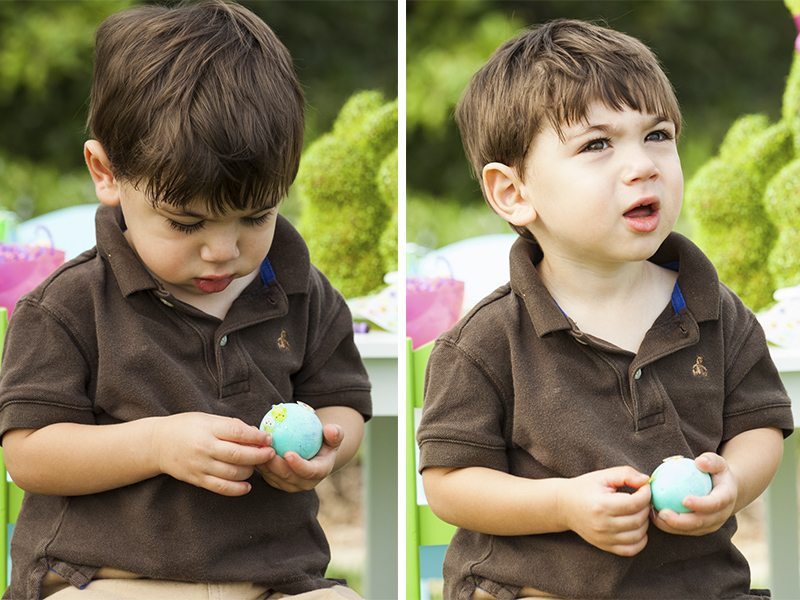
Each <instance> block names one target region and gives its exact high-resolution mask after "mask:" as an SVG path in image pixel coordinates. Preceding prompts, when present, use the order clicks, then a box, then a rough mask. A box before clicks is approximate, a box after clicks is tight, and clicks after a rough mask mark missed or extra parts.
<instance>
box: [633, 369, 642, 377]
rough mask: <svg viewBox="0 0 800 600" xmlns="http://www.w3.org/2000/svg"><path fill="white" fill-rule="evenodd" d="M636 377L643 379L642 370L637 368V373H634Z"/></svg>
mask: <svg viewBox="0 0 800 600" xmlns="http://www.w3.org/2000/svg"><path fill="white" fill-rule="evenodd" d="M633 378H634V379H641V378H642V370H641V369H636V373H634V374H633Z"/></svg>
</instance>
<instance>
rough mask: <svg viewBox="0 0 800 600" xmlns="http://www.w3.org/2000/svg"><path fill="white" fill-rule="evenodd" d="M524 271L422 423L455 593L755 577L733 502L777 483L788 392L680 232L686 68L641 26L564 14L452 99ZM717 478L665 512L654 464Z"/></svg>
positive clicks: (700, 594) (439, 356)
mask: <svg viewBox="0 0 800 600" xmlns="http://www.w3.org/2000/svg"><path fill="white" fill-rule="evenodd" d="M456 119H457V121H458V125H459V128H460V131H461V135H462V140H463V142H464V147H465V149H466V153H467V156H468V158H469V160H470V162H471V164H472V166H473V168H474V170H475V173H476V174H477V176H478V179H479V181H480V182H481V187H482V190H483V193H484V196H485V198H486V201H487V202H488V204H489V205H490V206H491V207H492V208H493V209H494V211H495V212H497V213H498V214H499V215H500V216H501V217H503V218H504V219H505V220H506V221H508V222H509V223H510V224H511V225H512V226H514V228H515V229H516V230H517V231H518V232H520V234H521V235H522V237H521V238H520V239H518V240H517V241H516V243H515V244H514V246H513V248H512V250H511V256H510V267H511V269H510V283H509V284H507V285H505V286H503V287H501V288H499V289H498V290H496V291H495V292H494V293H493V294H491V295H490V296H488V297H487V298H486V299H484V300H483V301H482V302H480V303H479V304H478V305H477V306H476V307H475V308H474V309H473V310H472V311H471V312H470V313H469V314H468V315H467V316H466V317H465V318H464V319H463V320H462V321H461V322H460V323H458V324H457V325H456V326H455V327H454V328H453V329H451V330H450V331H449V332H447V333H445V334H444V335H443V336H442V337H441V338H439V340H438V342H437V344H436V347H435V349H434V350H433V353H432V355H431V358H430V363H429V368H428V379H427V384H426V396H425V410H424V415H423V418H422V422H421V425H420V428H419V434H418V440H419V443H420V449H421V465H420V468H421V469H422V476H423V480H424V485H425V491H426V494H427V497H428V501H429V503H430V506H431V508H432V509H433V510H434V512H436V513H437V514H438V515H439V516H440V517H441V518H443V519H444V520H446V521H449V522H451V523H454V524H455V525H457V526H458V527H459V529H458V531H457V533H456V534H455V537H454V538H453V540H452V544H451V545H450V548H449V550H448V553H447V556H446V559H445V565H444V576H445V596H446V598H450V599H455V598H459V599H469V598H475V599H483V598H496V599H498V600H508V599H512V598H522V597H528V598H543V597H548V598H549V597H559V598H681V599H689V598H704V599H707V598H754V597H757V595H758V593H757V592H751V591H750V574H749V569H748V566H747V563H746V561H745V559H744V557H743V556H742V555H741V554H740V553H739V551H738V550H737V549H736V548H735V547H734V546H733V544H732V543H731V536H732V534H733V532H734V531H735V529H736V519H735V517H734V515H735V514H736V513H737V512H738V511H739V510H741V509H742V508H743V507H745V506H746V505H747V504H749V503H750V502H752V501H753V500H754V499H755V498H756V497H757V496H758V495H759V494H761V492H762V491H763V490H764V489H765V488H766V486H767V484H768V483H769V481H770V479H771V478H772V476H773V475H774V473H775V471H776V469H777V466H778V464H779V462H780V459H781V456H782V451H783V436H785V435H788V434H789V433H790V432H791V431H792V427H793V424H792V415H791V410H790V401H789V399H788V398H787V396H786V392H785V390H784V389H783V386H782V385H781V382H780V379H779V376H778V373H777V371H776V369H775V366H774V365H773V363H772V361H771V360H770V356H769V352H768V349H767V345H766V342H765V339H764V335H763V333H762V331H761V328H760V327H759V325H758V323H757V322H756V319H755V317H754V315H753V314H752V313H751V312H750V311H749V310H748V309H747V308H746V307H745V306H744V305H743V304H742V303H741V301H740V300H739V299H738V298H737V297H736V296H735V295H734V294H733V293H732V292H731V291H730V290H728V289H727V288H726V287H725V286H724V285H722V284H720V282H719V280H718V278H717V275H716V272H715V270H714V268H713V266H712V265H711V264H710V262H709V261H708V260H707V259H706V258H705V256H704V255H703V254H702V253H701V251H700V250H699V249H698V248H697V247H696V246H694V245H693V244H692V243H691V242H690V241H689V240H688V239H686V238H684V237H682V236H680V235H679V234H677V233H671V230H672V227H673V225H674V224H675V221H676V219H677V217H678V212H679V210H680V205H681V199H682V189H683V178H682V173H681V167H680V161H679V159H678V153H677V149H676V139H677V136H678V133H679V130H680V124H681V117H680V111H679V108H678V103H677V100H676V98H675V95H674V92H673V90H672V87H671V85H670V83H669V81H668V80H667V78H666V76H665V75H664V73H663V72H662V70H661V68H660V67H659V64H658V61H657V60H656V58H655V57H654V56H653V54H652V53H651V52H650V50H649V49H648V48H646V47H645V46H644V45H643V44H642V43H641V42H639V41H638V40H635V39H633V38H631V37H629V36H627V35H624V34H621V33H618V32H615V31H611V30H609V29H606V28H603V27H599V26H595V25H592V24H588V23H584V22H580V21H571V20H558V21H553V22H550V23H547V24H545V25H542V26H540V27H538V28H535V29H532V30H529V31H527V32H525V33H523V34H522V35H520V36H519V37H517V38H515V39H513V40H511V41H509V42H507V43H506V44H504V45H503V46H502V47H501V48H499V49H498V50H497V51H496V52H495V54H494V55H493V56H492V57H491V58H490V60H489V61H488V63H487V64H486V65H485V66H484V67H483V68H481V69H480V70H479V71H478V73H477V74H476V75H475V76H474V77H473V79H472V81H471V83H470V84H469V87H468V89H467V90H466V92H465V94H464V96H463V98H462V100H461V102H460V104H459V106H458V109H457V112H456ZM679 454H680V455H684V456H688V457H691V458H693V459H695V462H696V464H697V466H698V467H699V468H700V469H701V470H703V471H705V472H708V473H710V474H711V476H712V479H713V483H714V489H713V490H712V492H711V493H710V494H709V495H708V496H706V497H689V498H687V499H685V501H684V505H685V506H686V507H687V508H689V509H691V510H692V511H693V512H689V513H682V514H678V513H675V512H673V511H670V510H662V511H660V512H659V513H658V514H653V515H651V509H650V500H651V497H650V486H649V485H648V474H649V473H651V472H652V471H653V470H654V469H655V467H656V466H658V465H659V464H660V462H661V461H662V460H663V459H664V458H667V457H669V456H672V455H679Z"/></svg>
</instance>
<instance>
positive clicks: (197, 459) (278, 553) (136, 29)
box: [0, 1, 371, 600]
mask: <svg viewBox="0 0 800 600" xmlns="http://www.w3.org/2000/svg"><path fill="white" fill-rule="evenodd" d="M88 125H89V130H90V133H91V138H92V139H90V140H89V141H87V142H86V144H85V147H84V155H85V159H86V163H87V166H88V168H89V172H90V174H91V176H92V179H93V181H94V185H95V190H96V194H97V197H98V199H99V200H100V202H101V204H102V206H101V207H100V208H99V209H98V212H97V219H96V221H97V246H96V247H95V248H93V249H92V250H89V251H87V252H85V253H84V254H82V255H81V256H79V257H78V258H76V259H75V260H73V261H71V262H70V263H68V264H66V265H64V267H63V268H61V269H60V270H59V271H58V272H56V273H55V274H54V275H53V276H52V277H50V278H49V279H48V280H47V281H45V282H44V283H43V284H42V285H41V286H40V287H39V288H38V289H36V290H35V291H34V292H32V293H31V294H29V295H27V296H26V297H24V298H23V299H22V300H21V301H20V303H19V304H18V306H17V308H16V310H15V312H14V316H13V319H12V320H11V323H10V327H9V330H8V339H7V343H6V351H5V356H4V361H3V370H2V378H0V433H1V434H2V435H3V438H2V441H3V446H4V451H5V459H6V463H7V467H8V471H9V473H10V474H11V476H12V477H13V478H14V480H15V482H16V483H17V484H18V485H19V486H20V487H22V488H23V489H24V490H25V491H26V495H25V500H24V503H23V506H22V510H21V513H20V515H19V520H18V522H17V526H16V530H15V533H14V538H13V544H12V551H11V552H12V559H13V573H12V581H11V588H10V591H9V592H7V597H12V598H19V599H26V600H28V599H31V598H41V597H48V598H54V599H57V600H67V599H70V598H78V599H86V600H88V599H91V598H102V599H103V600H108V599H113V598H123V597H124V598H170V599H177V598H196V597H203V598H207V597H211V596H213V597H215V598H236V599H245V598H253V599H255V598H259V599H263V598H268V597H269V598H283V597H286V596H287V595H302V597H303V598H309V599H311V598H354V597H355V598H357V594H355V593H354V592H353V591H352V590H350V589H349V588H346V587H344V586H343V585H339V583H340V582H337V581H333V580H330V579H326V578H325V571H326V568H327V565H328V561H329V558H330V552H329V548H328V544H327V542H326V540H325V535H324V533H323V531H322V529H321V528H320V525H319V523H318V521H317V518H316V515H317V510H318V505H319V501H318V498H317V496H316V493H315V492H314V487H315V486H316V485H317V484H318V483H319V482H320V481H321V480H322V479H324V478H325V477H326V476H327V475H329V474H330V473H331V472H332V471H333V470H335V469H337V468H339V467H340V466H342V465H343V464H344V463H346V462H347V461H348V460H349V459H350V458H351V457H352V456H353V455H354V453H355V452H356V450H357V448H358V446H359V443H360V441H361V438H362V435H363V428H364V421H365V420H366V419H368V418H369V416H370V411H371V402H370V393H369V390H370V386H369V381H368V380H367V376H366V372H365V370H364V367H363V364H362V363H361V360H360V357H359V355H358V351H357V349H356V347H355V345H354V341H353V335H352V322H351V319H350V314H349V312H348V310H347V307H346V305H345V303H344V300H343V299H342V297H341V295H340V294H339V293H338V292H336V291H335V290H334V289H333V288H332V287H331V286H330V284H329V283H328V281H327V280H326V279H325V277H324V276H323V275H322V274H321V273H320V272H319V271H317V270H316V269H315V268H314V267H313V266H312V265H311V264H310V263H309V256H308V251H307V248H306V246H305V243H304V242H303V240H302V239H301V237H300V236H299V234H298V233H297V232H296V231H295V230H294V229H293V228H292V226H291V225H290V224H289V223H288V222H287V221H286V220H284V219H282V218H281V217H279V216H278V214H277V212H278V211H277V207H278V204H279V202H280V201H281V199H282V198H283V197H284V196H285V195H286V193H287V190H288V188H289V186H290V184H291V182H292V181H293V179H294V176H295V174H296V172H297V167H298V163H299V158H300V151H301V147H302V133H303V94H302V91H301V87H300V84H299V82H298V81H297V78H296V75H295V72H294V69H293V66H292V61H291V57H290V56H289V53H288V51H287V50H286V48H285V47H284V46H283V45H282V44H281V43H280V41H279V40H278V39H277V38H276V36H275V35H274V33H273V32H272V31H271V30H270V29H269V28H268V27H267V26H266V25H265V24H264V23H263V22H262V21H261V20H260V19H258V18H257V17H256V16H255V15H253V14H252V13H251V12H249V11H248V10H246V9H244V8H242V7H240V6H238V5H235V4H228V3H224V2H221V1H210V2H203V3H199V4H188V5H181V6H179V7H176V8H166V7H161V6H143V7H138V8H134V9H131V10H129V11H125V12H122V13H119V14H116V15H114V16H112V17H110V18H108V19H107V20H106V21H104V22H103V23H102V24H101V26H100V27H99V29H98V32H97V44H96V52H95V68H94V80H93V86H92V95H91V106H90V114H89V120H88ZM293 401H303V402H305V403H307V404H309V405H311V406H312V407H314V408H315V409H316V411H317V414H318V416H319V417H320V419H321V420H322V422H323V424H324V432H323V437H324V444H323V447H322V449H321V451H320V452H319V454H318V455H317V456H316V457H314V458H313V459H311V460H303V459H302V458H301V457H300V456H299V455H297V454H295V453H291V452H290V453H286V455H285V456H284V457H283V458H281V457H279V456H276V454H275V451H274V450H273V448H272V447H271V446H270V442H271V440H270V437H269V435H268V434H266V433H265V432H262V431H260V430H259V429H258V424H259V423H260V421H261V418H262V417H263V415H264V414H265V413H266V412H267V411H268V410H269V408H270V407H271V405H273V404H277V403H280V402H293Z"/></svg>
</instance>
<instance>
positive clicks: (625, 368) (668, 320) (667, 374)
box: [418, 234, 793, 600]
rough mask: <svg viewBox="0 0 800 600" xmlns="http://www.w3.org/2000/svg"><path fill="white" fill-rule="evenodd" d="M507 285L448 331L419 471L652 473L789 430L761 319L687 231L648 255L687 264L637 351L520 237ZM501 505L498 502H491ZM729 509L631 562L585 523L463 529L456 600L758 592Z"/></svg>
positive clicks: (451, 566) (422, 434)
mask: <svg viewBox="0 0 800 600" xmlns="http://www.w3.org/2000/svg"><path fill="white" fill-rule="evenodd" d="M510 260H511V281H510V284H509V285H505V286H503V287H501V288H499V289H498V290H496V291H495V292H494V293H493V294H491V295H490V296H488V297H487V298H486V299H484V300H483V301H482V302H481V303H480V304H479V305H478V306H477V307H475V308H474V309H473V310H472V311H471V312H470V313H469V314H468V315H467V316H466V317H465V318H464V319H463V320H461V321H460V322H459V323H458V324H457V325H456V326H455V327H454V328H453V329H451V330H450V331H449V332H447V333H446V334H444V335H443V336H442V337H441V338H439V340H438V342H437V344H436V347H435V348H434V350H433V353H432V354H431V358H430V362H429V366H428V374H427V382H426V392H425V408H424V413H423V417H422V421H421V424H420V427H419V432H418V441H419V444H420V450H421V466H420V468H421V469H424V468H426V467H432V466H443V467H468V466H480V467H488V468H491V469H497V470H499V471H503V472H507V473H511V474H513V475H516V476H520V477H529V478H546V477H576V476H578V475H581V474H584V473H588V472H590V471H596V470H599V469H605V468H608V467H613V466H619V465H631V466H632V467H634V468H636V469H638V470H639V471H641V472H644V473H650V472H652V471H653V469H655V467H656V466H657V465H658V464H659V463H660V462H661V461H662V459H664V458H665V457H668V456H672V455H675V454H682V455H684V456H688V457H696V456H698V455H699V454H701V453H703V452H706V451H713V452H717V451H719V449H720V446H721V445H722V444H723V443H724V442H725V441H726V440H729V439H731V438H732V437H734V436H735V435H737V434H739V433H742V432H743V431H747V430H750V429H754V428H759V427H777V428H780V429H782V430H784V435H788V434H789V433H790V432H791V431H792V429H793V423H792V414H791V406H790V400H789V398H788V397H787V395H786V391H785V390H784V388H783V385H782V384H781V381H780V379H779V376H778V372H777V370H776V369H775V366H774V365H773V363H772V361H771V359H770V356H769V352H768V349H767V345H766V342H765V339H764V335H763V332H762V330H761V328H760V326H759V325H758V323H757V321H756V319H755V317H754V315H753V314H752V313H751V312H750V311H749V310H748V309H747V308H745V306H744V305H743V304H742V303H741V301H740V300H739V299H738V298H736V296H735V295H734V294H733V293H732V292H731V291H730V290H728V289H727V288H726V287H725V286H723V285H721V284H720V283H719V280H718V279H717V275H716V272H715V270H714V267H713V266H712V265H711V263H710V262H709V261H708V260H707V259H706V258H705V256H704V255H703V254H702V253H701V252H700V250H699V249H698V248H697V247H696V246H694V245H693V244H692V243H691V242H690V241H689V240H687V239H686V238H684V237H681V236H680V235H678V234H672V235H670V236H669V237H668V239H667V240H666V241H665V242H664V244H663V245H662V246H661V248H660V249H659V250H658V252H657V253H656V255H655V256H653V257H652V258H651V260H652V261H653V262H654V263H656V264H668V263H673V266H675V267H676V268H677V266H676V265H677V264H679V277H678V282H677V286H676V290H675V293H673V299H672V301H671V302H670V303H669V305H668V306H667V307H666V308H665V309H664V311H663V313H662V314H661V315H660V317H659V318H658V319H657V320H656V322H655V323H654V324H653V326H652V327H651V329H650V330H649V331H648V332H647V335H646V336H645V338H644V341H643V342H642V345H641V347H640V349H639V352H638V353H637V354H635V355H634V354H632V353H630V352H627V351H624V350H621V349H619V348H617V347H616V346H613V345H611V344H609V343H607V342H604V341H602V340H599V339H596V338H594V337H592V336H589V335H586V334H584V333H583V332H581V331H580V330H579V329H578V328H577V326H575V325H574V323H573V322H572V321H571V320H570V319H568V318H567V316H566V315H564V314H563V313H562V312H561V310H560V309H559V308H558V306H557V305H556V303H555V301H554V300H553V298H552V297H551V296H550V294H549V293H548V291H547V289H546V288H545V286H544V284H543V283H542V281H541V279H540V278H539V276H538V273H537V271H536V268H535V266H534V265H535V264H536V263H538V262H539V260H541V251H540V249H539V247H538V246H536V245H535V244H532V243H529V242H527V241H525V240H523V239H520V240H518V241H517V242H516V243H515V244H514V246H513V248H512V250H511V257H510ZM490 509H491V507H487V510H490ZM735 529H736V521H735V518H731V519H730V520H729V521H728V522H727V523H726V524H725V525H724V526H723V527H722V528H721V529H720V530H719V531H717V532H715V533H713V534H710V535H706V536H702V537H689V536H679V535H669V534H666V533H663V532H662V531H660V530H658V529H657V528H655V527H650V529H649V531H648V539H649V541H648V544H647V546H646V548H645V549H644V550H643V551H642V552H641V553H640V554H638V555H637V556H635V557H633V558H624V557H620V556H616V555H614V554H610V553H608V552H604V551H602V550H600V549H598V548H596V547H594V546H592V545H590V544H588V543H587V542H585V541H584V540H583V539H582V538H580V537H579V536H578V535H577V534H576V533H574V532H564V533H555V534H543V535H527V536H509V537H505V536H494V535H485V534H480V533H476V532H473V531H467V530H464V529H459V530H458V531H457V533H456V534H455V537H454V538H453V541H452V543H451V545H450V548H449V550H448V552H447V556H446V559H445V565H444V575H445V596H446V598H449V599H455V598H458V599H459V600H463V599H468V598H471V594H472V592H473V591H474V589H475V587H476V586H479V587H480V588H482V589H484V590H486V591H488V592H490V593H491V594H493V595H494V596H495V597H497V598H498V599H500V600H509V599H511V598H515V597H516V594H517V592H518V591H519V589H520V588H521V587H524V586H530V587H533V588H536V589H539V590H542V591H545V592H549V593H551V594H554V595H556V596H560V597H563V598H587V597H592V598H595V597H596V598H637V599H641V598H680V599H682V600H686V599H690V598H698V599H700V598H702V599H706V598H747V597H748V591H749V586H750V573H749V569H748V566H747V563H746V561H745V559H744V558H743V556H742V555H741V554H740V553H739V551H738V550H737V549H736V548H735V547H734V546H733V544H732V543H731V535H732V534H733V532H734V531H735Z"/></svg>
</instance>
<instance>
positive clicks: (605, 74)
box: [544, 61, 681, 141]
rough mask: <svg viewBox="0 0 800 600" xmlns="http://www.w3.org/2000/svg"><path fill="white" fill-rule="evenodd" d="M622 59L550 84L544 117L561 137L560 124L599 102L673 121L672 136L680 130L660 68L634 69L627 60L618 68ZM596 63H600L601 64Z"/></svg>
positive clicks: (575, 118)
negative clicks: (623, 66) (579, 75)
mask: <svg viewBox="0 0 800 600" xmlns="http://www.w3.org/2000/svg"><path fill="white" fill-rule="evenodd" d="M620 64H626V63H625V62H623V61H618V62H616V64H615V65H613V67H615V68H612V65H605V66H607V67H608V68H606V69H602V71H601V70H600V69H598V68H597V67H598V65H597V64H594V65H584V66H587V67H594V68H589V69H586V70H587V71H588V72H586V73H582V74H581V75H582V76H581V77H575V76H574V74H570V76H567V77H564V79H563V80H562V81H556V82H554V84H553V85H552V86H550V92H551V97H550V98H548V99H546V101H545V103H544V105H545V106H549V107H550V110H548V111H546V112H547V114H546V116H547V119H548V121H549V123H550V125H551V126H552V127H553V129H555V130H556V132H557V133H558V135H559V137H561V138H562V141H563V136H562V129H563V127H564V126H570V125H575V124H576V123H578V122H580V121H584V120H585V119H586V115H587V114H588V112H589V108H590V106H591V105H592V104H593V103H595V102H600V103H601V104H603V105H605V106H606V107H608V108H610V109H612V110H624V109H626V108H629V109H632V110H636V111H639V112H641V113H645V114H652V115H656V116H659V117H663V118H665V119H667V120H669V121H672V122H673V123H674V124H675V132H676V136H677V135H678V134H679V133H680V128H681V113H680V107H679V105H678V100H677V98H676V97H675V92H674V90H673V89H672V85H671V84H670V82H669V80H668V79H667V77H666V75H664V73H663V71H661V69H653V68H643V69H639V70H637V69H636V68H635V67H636V65H635V63H634V64H630V62H629V63H628V66H629V67H632V68H627V69H619V68H618V67H619V65H620ZM599 66H601V67H602V66H603V65H602V63H601V64H600V65H599Z"/></svg>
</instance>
